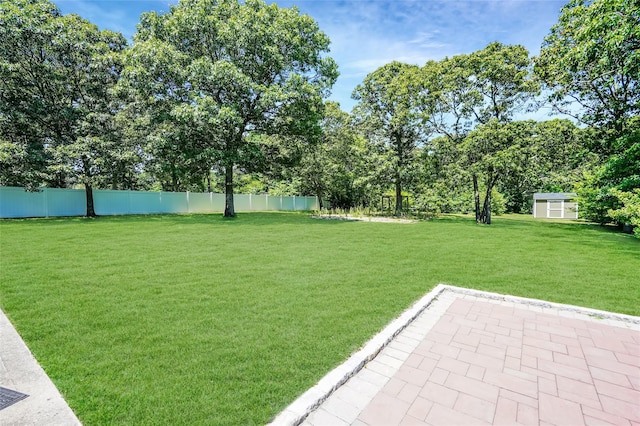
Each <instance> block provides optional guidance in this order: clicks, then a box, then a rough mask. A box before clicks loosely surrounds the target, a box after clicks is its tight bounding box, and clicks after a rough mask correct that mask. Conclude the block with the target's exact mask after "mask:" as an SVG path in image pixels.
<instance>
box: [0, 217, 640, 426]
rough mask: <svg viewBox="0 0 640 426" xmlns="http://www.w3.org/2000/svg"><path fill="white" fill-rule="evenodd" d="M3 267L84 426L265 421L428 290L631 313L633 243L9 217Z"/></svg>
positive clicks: (511, 226) (596, 235)
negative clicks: (444, 288)
mask: <svg viewBox="0 0 640 426" xmlns="http://www.w3.org/2000/svg"><path fill="white" fill-rule="evenodd" d="M0 259H1V260H0V307H1V308H2V309H3V310H4V311H5V313H6V314H7V315H8V316H9V318H10V319H11V321H12V322H13V323H14V324H15V325H16V327H17V329H18V331H19V333H20V334H21V336H22V337H23V338H24V340H25V341H26V342H27V344H28V346H29V348H30V349H31V350H32V352H33V353H34V355H35V356H36V358H37V359H38V361H40V363H41V365H42V366H43V367H44V369H45V370H46V371H47V373H48V374H49V376H50V377H51V378H52V379H53V381H54V382H55V384H56V385H57V386H58V388H59V389H60V390H61V392H62V393H63V395H64V396H65V398H66V399H67V401H68V402H69V404H70V405H71V408H72V409H73V410H74V411H75V413H76V414H77V415H78V416H79V418H80V420H81V421H82V422H83V423H84V424H86V425H103V424H104V425H111V424H140V425H142V424H144V425H147V424H158V425H160V424H162V425H164V424H211V425H214V424H261V423H266V422H268V421H269V420H270V419H272V418H273V416H275V415H276V414H277V413H278V412H279V411H280V410H282V409H283V408H284V407H285V406H286V405H288V404H289V403H290V402H291V401H293V400H294V399H295V398H296V397H297V396H298V395H300V394H301V393H302V392H304V391H305V390H306V389H307V388H309V387H310V386H312V385H313V384H315V383H316V382H317V380H318V379H319V378H320V377H322V376H323V375H324V374H325V373H326V372H327V371H329V370H330V369H332V368H333V367H335V366H336V365H337V364H339V363H341V362H342V361H343V360H344V359H345V358H347V357H348V355H349V354H350V353H352V352H353V351H355V350H356V349H357V348H358V347H360V346H361V345H362V344H363V343H364V342H366V341H367V340H368V339H369V338H370V337H371V336H372V335H373V334H375V333H376V332H378V331H379V330H380V329H381V328H382V327H383V326H384V325H385V324H386V323H387V322H388V321H390V320H391V319H392V318H394V317H395V316H397V315H398V314H399V313H400V312H401V311H403V310H404V309H406V308H407V307H408V306H410V305H411V304H412V303H413V302H414V301H415V300H417V299H418V298H419V297H420V296H421V295H423V294H424V293H426V292H427V291H429V290H430V289H431V288H432V287H434V286H435V285H436V284H438V283H446V284H452V285H458V286H463V287H472V288H476V289H481V290H488V291H495V292H500V293H508V294H512V295H518V296H524V297H533V298H539V299H545V300H551V301H555V302H561V303H569V304H575V305H581V306H588V307H592V308H597V309H604V310H610V311H616V312H621V313H626V314H632V315H639V314H640V275H639V273H638V272H639V271H640V240H637V239H634V238H633V237H631V236H629V235H624V234H620V233H614V232H609V231H607V230H606V229H604V228H600V227H597V226H591V225H586V224H576V223H550V222H544V221H533V220H532V219H530V218H529V217H516V216H511V217H496V218H495V222H494V224H492V225H491V226H480V225H476V224H475V223H474V221H473V219H471V218H464V217H444V218H441V219H437V220H433V221H429V222H422V223H417V224H409V225H406V224H389V223H367V222H343V221H325V220H314V219H311V218H310V217H309V215H308V214H301V213H247V214H240V215H239V217H238V218H237V219H235V220H224V219H222V218H221V217H220V216H219V215H184V216H182V215H180V216H137V217H105V218H98V219H82V218H75V219H42V220H5V221H0Z"/></svg>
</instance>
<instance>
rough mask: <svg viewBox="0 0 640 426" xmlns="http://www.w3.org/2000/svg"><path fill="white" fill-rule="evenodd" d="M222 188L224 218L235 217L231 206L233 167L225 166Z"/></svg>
mask: <svg viewBox="0 0 640 426" xmlns="http://www.w3.org/2000/svg"><path fill="white" fill-rule="evenodd" d="M224 188H225V198H224V217H236V211H235V208H234V206H233V165H229V166H226V167H225V169H224Z"/></svg>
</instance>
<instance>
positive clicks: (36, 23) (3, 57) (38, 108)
mask: <svg viewBox="0 0 640 426" xmlns="http://www.w3.org/2000/svg"><path fill="white" fill-rule="evenodd" d="M0 22H2V25H0V123H1V124H2V126H0V137H2V138H3V139H5V140H7V141H8V142H9V144H10V145H3V151H4V153H5V155H4V157H5V158H7V153H13V154H9V157H10V160H9V162H10V168H11V170H12V172H13V173H15V176H14V177H13V178H12V179H11V182H10V183H11V184H13V185H16V184H20V185H24V186H38V185H41V184H43V183H47V184H48V185H51V186H61V187H64V186H67V185H70V184H74V183H80V184H83V185H84V186H85V187H87V188H88V190H89V189H90V188H91V186H92V185H94V184H95V183H96V182H97V179H105V180H108V181H112V182H115V181H118V180H119V179H120V176H116V175H114V173H115V172H116V171H117V170H118V168H120V169H123V168H124V169H128V171H131V170H132V169H133V167H134V166H135V165H134V164H132V161H127V159H128V158H129V154H128V153H129V152H130V150H129V147H127V146H125V145H123V144H122V143H120V140H119V139H120V138H119V137H118V135H117V133H118V130H117V128H116V127H117V126H116V125H115V122H114V116H115V114H114V111H115V110H116V109H117V108H118V105H116V104H114V103H113V101H112V98H111V96H110V93H109V90H110V88H112V87H113V86H114V85H115V83H116V81H117V79H118V77H119V73H120V70H121V68H122V67H121V62H120V52H122V51H123V49H124V48H125V47H126V41H125V39H124V37H123V36H122V35H121V34H119V33H114V32H111V31H100V30H98V28H97V27H96V26H95V25H93V24H91V23H90V22H88V21H86V20H84V19H82V18H80V17H79V16H77V15H65V16H63V15H61V14H60V12H59V11H58V9H57V8H56V7H55V5H54V4H53V3H50V2H48V1H46V0H37V1H28V0H16V1H11V2H2V3H0ZM134 162H135V161H134ZM3 180H4V179H3ZM88 194H90V193H89V192H88ZM88 201H89V197H88ZM87 214H88V215H91V214H93V211H92V206H90V205H89V202H88V204H87Z"/></svg>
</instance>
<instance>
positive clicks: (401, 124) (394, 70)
mask: <svg viewBox="0 0 640 426" xmlns="http://www.w3.org/2000/svg"><path fill="white" fill-rule="evenodd" d="M417 71H418V67H417V66H415V65H408V64H403V63H400V62H396V61H394V62H391V63H389V64H387V65H384V66H382V67H380V68H378V69H377V70H375V71H374V72H372V73H371V74H369V75H367V76H366V77H365V79H364V81H363V82H362V84H360V85H358V86H357V87H356V89H355V90H354V92H353V95H352V96H353V98H354V99H356V100H357V101H358V104H357V105H356V107H355V108H354V114H355V115H356V119H357V120H358V121H359V122H360V124H361V126H362V127H363V128H364V129H366V130H367V131H368V133H369V135H368V136H369V138H370V139H372V140H379V141H380V143H381V144H382V145H384V146H385V147H386V150H387V153H388V156H389V158H390V159H391V164H392V170H393V171H392V173H393V176H392V181H393V183H394V187H395V214H396V215H400V214H401V213H402V189H403V186H404V185H406V184H407V183H408V182H409V179H410V177H411V172H410V168H411V166H412V162H413V160H414V159H415V158H414V157H415V153H416V147H417V146H418V144H420V143H421V142H423V141H424V140H425V139H426V135H425V131H426V129H425V128H424V127H423V126H422V122H421V120H420V117H419V114H418V112H417V110H416V108H415V98H414V94H415V93H416V92H417V86H416V77H417Z"/></svg>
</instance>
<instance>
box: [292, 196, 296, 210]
mask: <svg viewBox="0 0 640 426" xmlns="http://www.w3.org/2000/svg"><path fill="white" fill-rule="evenodd" d="M293 211H294V212H295V211H296V196H295V195H294V196H293Z"/></svg>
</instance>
